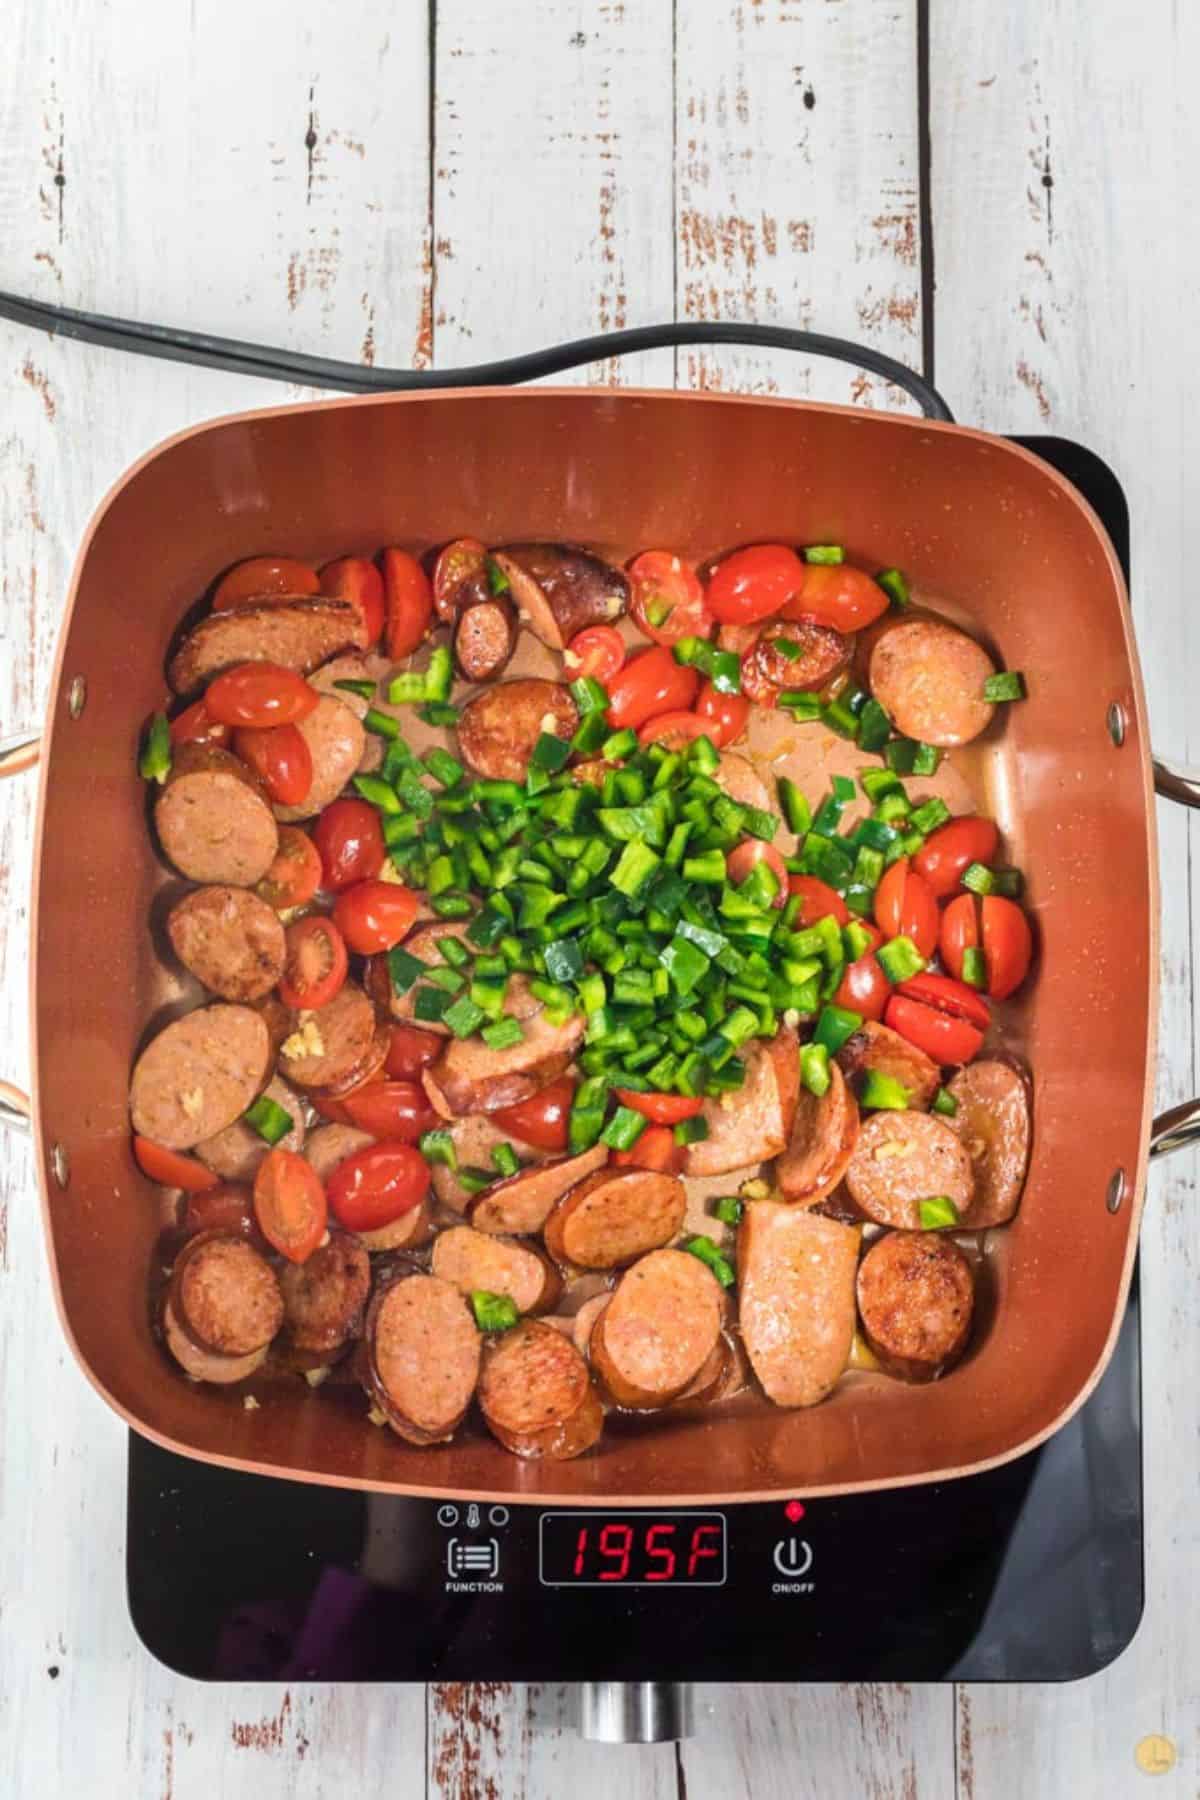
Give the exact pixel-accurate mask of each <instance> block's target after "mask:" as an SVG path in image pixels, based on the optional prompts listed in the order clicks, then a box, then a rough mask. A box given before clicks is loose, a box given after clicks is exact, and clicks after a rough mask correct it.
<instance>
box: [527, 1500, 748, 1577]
mask: <svg viewBox="0 0 1200 1800" xmlns="http://www.w3.org/2000/svg"><path fill="white" fill-rule="evenodd" d="M540 1573H541V1579H542V1585H543V1587H607V1586H610V1585H612V1586H618V1585H620V1586H624V1587H654V1586H657V1585H659V1584H660V1583H662V1584H665V1585H667V1586H670V1587H720V1586H721V1585H722V1583H723V1582H724V1580H725V1519H724V1515H723V1514H721V1513H702V1512H673V1513H647V1512H629V1513H621V1512H559V1513H543V1514H542V1517H541V1570H540Z"/></svg>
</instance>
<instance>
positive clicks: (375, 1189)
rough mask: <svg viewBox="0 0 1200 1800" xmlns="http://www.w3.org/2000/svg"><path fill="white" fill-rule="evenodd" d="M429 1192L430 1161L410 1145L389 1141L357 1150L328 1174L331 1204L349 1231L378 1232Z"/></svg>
mask: <svg viewBox="0 0 1200 1800" xmlns="http://www.w3.org/2000/svg"><path fill="white" fill-rule="evenodd" d="M428 1192H429V1164H428V1163H427V1162H426V1161H425V1158H424V1157H423V1156H422V1155H421V1153H420V1151H419V1150H414V1148H413V1146H412V1145H411V1144H400V1143H396V1142H395V1141H394V1140H390V1139H389V1140H386V1141H385V1142H383V1143H380V1144H371V1145H369V1146H368V1147H367V1148H366V1149H364V1150H356V1151H354V1153H353V1155H351V1156H347V1157H346V1158H345V1160H344V1161H343V1162H340V1163H339V1164H338V1166H337V1168H336V1169H335V1170H334V1171H333V1173H332V1175H331V1176H330V1177H329V1204H330V1207H331V1208H332V1211H333V1216H334V1218H335V1219H336V1220H337V1221H338V1223H339V1224H340V1225H344V1226H345V1227H346V1229H347V1231H378V1230H379V1229H380V1228H381V1227H382V1226H384V1225H390V1224H391V1223H392V1221H393V1220H394V1219H399V1218H400V1217H402V1215H403V1214H404V1213H406V1212H411V1211H412V1210H413V1208H414V1206H420V1204H421V1202H422V1200H424V1198H425V1196H426V1194H427V1193H428Z"/></svg>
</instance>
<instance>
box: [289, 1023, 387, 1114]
mask: <svg viewBox="0 0 1200 1800" xmlns="http://www.w3.org/2000/svg"><path fill="white" fill-rule="evenodd" d="M304 1016H305V1017H306V1018H307V1017H308V1014H305V1015H304ZM390 1046H391V1032H390V1031H389V1029H388V1027H387V1026H386V1025H385V1024H384V1023H383V1021H382V1020H380V1022H379V1023H378V1024H377V1025H376V1027H375V1035H374V1036H373V1037H372V1039H371V1042H370V1043H369V1045H368V1046H367V1051H366V1055H365V1056H362V1057H360V1058H359V1060H358V1062H356V1063H355V1064H354V1066H353V1068H351V1069H347V1071H346V1073H345V1074H344V1075H343V1076H341V1077H340V1078H339V1079H338V1080H337V1081H331V1082H327V1083H324V1084H323V1085H322V1086H321V1087H315V1088H311V1089H310V1090H309V1091H310V1093H311V1095H312V1099H313V1104H314V1105H316V1104H317V1102H319V1101H321V1100H340V1099H341V1098H342V1096H343V1095H344V1094H352V1093H353V1092H354V1090H355V1088H360V1087H362V1086H363V1085H364V1083H365V1082H368V1081H374V1080H375V1078H376V1076H377V1075H379V1074H380V1073H381V1071H382V1069H383V1065H384V1063H385V1062H386V1061H387V1055H388V1050H389V1048H390ZM318 1110H319V1108H318Z"/></svg>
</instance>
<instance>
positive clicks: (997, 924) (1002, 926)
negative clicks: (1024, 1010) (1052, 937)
mask: <svg viewBox="0 0 1200 1800" xmlns="http://www.w3.org/2000/svg"><path fill="white" fill-rule="evenodd" d="M981 911H982V913H983V956H984V961H985V962H986V964H987V975H988V993H989V994H990V995H991V996H992V999H993V1000H1007V998H1008V996H1009V995H1010V994H1012V993H1015V992H1016V990H1017V989H1018V988H1019V987H1020V985H1021V983H1022V982H1023V981H1024V979H1025V977H1026V975H1027V974H1028V973H1029V964H1030V961H1031V959H1032V957H1033V933H1032V932H1031V931H1030V929H1029V920H1028V919H1027V918H1026V917H1025V914H1024V912H1023V911H1022V909H1021V908H1020V907H1019V906H1018V905H1017V903H1016V901H1015V900H1006V899H1005V898H1004V896H1003V895H1002V894H988V895H986V897H985V898H984V901H983V906H982V908H981Z"/></svg>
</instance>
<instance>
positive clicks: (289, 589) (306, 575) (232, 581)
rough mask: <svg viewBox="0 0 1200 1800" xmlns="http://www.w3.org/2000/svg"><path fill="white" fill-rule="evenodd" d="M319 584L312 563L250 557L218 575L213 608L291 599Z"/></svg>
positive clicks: (279, 558) (290, 559)
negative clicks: (225, 572)
mask: <svg viewBox="0 0 1200 1800" xmlns="http://www.w3.org/2000/svg"><path fill="white" fill-rule="evenodd" d="M320 585H321V584H320V582H319V581H318V580H317V571H316V570H315V569H314V568H313V566H312V564H311V563H306V562H297V561H296V559H295V558H294V557H291V556H251V557H249V558H248V559H247V560H246V561H245V562H240V563H235V564H234V565H233V567H232V569H230V571H229V573H228V574H227V575H223V576H222V577H221V580H220V581H219V582H218V583H217V589H216V592H215V593H214V594H213V601H212V603H213V611H214V612H226V611H228V609H229V608H230V607H231V606H254V605H256V604H257V603H258V602H260V601H264V600H294V599H295V597H296V595H297V594H315V593H316V592H317V589H318V588H319V587H320Z"/></svg>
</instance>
